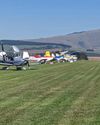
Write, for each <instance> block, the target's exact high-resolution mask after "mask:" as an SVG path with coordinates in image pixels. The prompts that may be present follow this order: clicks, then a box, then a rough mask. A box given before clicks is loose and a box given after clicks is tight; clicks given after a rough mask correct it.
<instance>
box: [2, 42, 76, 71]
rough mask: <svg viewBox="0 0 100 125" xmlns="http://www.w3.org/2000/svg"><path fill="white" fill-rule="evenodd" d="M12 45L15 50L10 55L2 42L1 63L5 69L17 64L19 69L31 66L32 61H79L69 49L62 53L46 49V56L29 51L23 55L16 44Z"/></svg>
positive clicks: (40, 62)
mask: <svg viewBox="0 0 100 125" xmlns="http://www.w3.org/2000/svg"><path fill="white" fill-rule="evenodd" d="M11 47H12V50H13V54H12V55H10V56H9V55H8V54H7V53H6V52H5V50H4V46H3V43H1V48H2V51H1V52H0V65H2V66H3V69H8V68H9V67H10V66H15V67H16V69H17V70H19V69H20V70H21V69H26V68H25V66H28V67H29V68H30V62H36V63H37V64H42V63H48V62H50V61H53V60H55V61H57V62H75V61H77V57H76V56H75V55H70V54H68V53H67V52H68V51H63V52H60V53H51V52H50V51H46V52H45V54H44V56H40V55H35V56H30V55H29V53H28V52H27V51H24V52H23V54H22V57H21V56H20V54H19V53H20V50H19V49H18V48H17V47H16V46H11Z"/></svg>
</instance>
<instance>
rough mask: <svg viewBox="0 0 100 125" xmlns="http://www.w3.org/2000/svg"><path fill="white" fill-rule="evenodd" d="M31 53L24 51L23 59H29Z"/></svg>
mask: <svg viewBox="0 0 100 125" xmlns="http://www.w3.org/2000/svg"><path fill="white" fill-rule="evenodd" d="M29 57H30V56H29V53H28V52H27V51H24V52H23V59H29Z"/></svg>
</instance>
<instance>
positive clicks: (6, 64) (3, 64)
mask: <svg viewBox="0 0 100 125" xmlns="http://www.w3.org/2000/svg"><path fill="white" fill-rule="evenodd" d="M0 65H2V66H12V65H13V64H10V63H1V62H0Z"/></svg>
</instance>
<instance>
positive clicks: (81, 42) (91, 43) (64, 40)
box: [29, 29, 100, 49]
mask: <svg viewBox="0 0 100 125" xmlns="http://www.w3.org/2000/svg"><path fill="white" fill-rule="evenodd" d="M29 41H35V42H43V43H59V44H66V45H70V46H72V47H73V48H85V49H87V48H100V29H98V30H90V31H82V32H73V33H70V34H67V35H63V36H54V37H49V38H40V39H34V40H29Z"/></svg>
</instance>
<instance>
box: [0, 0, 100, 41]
mask: <svg viewBox="0 0 100 125" xmlns="http://www.w3.org/2000/svg"><path fill="white" fill-rule="evenodd" d="M94 29H100V0H0V39H36V38H44V37H51V36H58V35H66V34H69V33H72V32H80V31H87V30H94Z"/></svg>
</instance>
